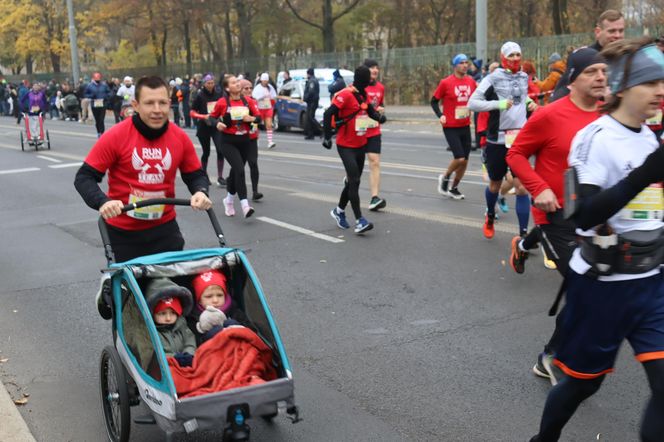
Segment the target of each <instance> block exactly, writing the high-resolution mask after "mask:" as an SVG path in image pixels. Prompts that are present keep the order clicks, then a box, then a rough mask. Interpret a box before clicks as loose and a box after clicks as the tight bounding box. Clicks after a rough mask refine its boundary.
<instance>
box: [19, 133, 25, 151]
mask: <svg viewBox="0 0 664 442" xmlns="http://www.w3.org/2000/svg"><path fill="white" fill-rule="evenodd" d="M20 135H21V151H23V152H25V142H24V141H23V132H21V133H20Z"/></svg>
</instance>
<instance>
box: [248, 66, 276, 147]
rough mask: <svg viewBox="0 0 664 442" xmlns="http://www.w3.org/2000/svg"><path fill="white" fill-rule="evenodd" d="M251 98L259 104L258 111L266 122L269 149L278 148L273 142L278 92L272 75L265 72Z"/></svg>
mask: <svg viewBox="0 0 664 442" xmlns="http://www.w3.org/2000/svg"><path fill="white" fill-rule="evenodd" d="M251 96H252V97H254V99H255V100H256V102H258V110H259V111H260V113H261V119H262V120H263V121H264V122H265V131H266V132H267V148H268V149H272V148H273V147H274V146H276V144H275V142H274V141H272V116H273V115H274V102H275V100H276V99H277V91H275V90H274V87H273V86H272V85H271V84H270V75H269V74H268V73H267V72H263V73H262V74H261V76H260V81H259V82H258V84H257V85H256V86H255V87H254V90H253V92H252V93H251Z"/></svg>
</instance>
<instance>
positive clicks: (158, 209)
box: [127, 189, 166, 220]
mask: <svg viewBox="0 0 664 442" xmlns="http://www.w3.org/2000/svg"><path fill="white" fill-rule="evenodd" d="M152 198H166V192H163V191H160V192H146V191H140V190H137V189H134V190H133V191H132V193H130V194H129V204H132V203H137V202H139V201H143V200H147V199H152ZM165 207H166V206H164V205H159V206H149V207H141V208H140V209H135V210H130V211H129V212H127V215H128V216H130V217H132V218H134V219H141V220H155V219H160V218H161V217H162V216H163V215H164V208H165Z"/></svg>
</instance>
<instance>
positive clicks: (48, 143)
mask: <svg viewBox="0 0 664 442" xmlns="http://www.w3.org/2000/svg"><path fill="white" fill-rule="evenodd" d="M46 148H47V149H48V150H51V137H50V136H49V135H48V131H46Z"/></svg>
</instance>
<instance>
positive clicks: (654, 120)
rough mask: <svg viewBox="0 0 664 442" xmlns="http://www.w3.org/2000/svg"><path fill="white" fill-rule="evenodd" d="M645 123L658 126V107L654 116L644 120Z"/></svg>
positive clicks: (660, 122) (659, 117)
mask: <svg viewBox="0 0 664 442" xmlns="http://www.w3.org/2000/svg"><path fill="white" fill-rule="evenodd" d="M646 124H647V125H648V126H659V125H660V124H662V110H661V109H658V110H657V113H656V114H655V116H654V117H652V118H648V119H647V120H646Z"/></svg>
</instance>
